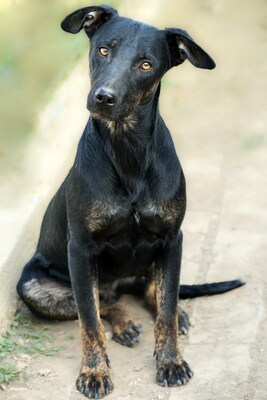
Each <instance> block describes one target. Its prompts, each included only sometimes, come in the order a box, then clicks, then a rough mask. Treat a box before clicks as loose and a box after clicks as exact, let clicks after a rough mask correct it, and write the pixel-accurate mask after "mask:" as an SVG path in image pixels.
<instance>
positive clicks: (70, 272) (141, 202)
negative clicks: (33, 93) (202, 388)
mask: <svg viewBox="0 0 267 400" xmlns="http://www.w3.org/2000/svg"><path fill="white" fill-rule="evenodd" d="M62 28H63V29H64V30H65V31H67V32H70V33H78V32H79V31H80V30H81V29H82V28H83V29H84V30H85V32H86V34H87V35H88V37H89V38H90V39H91V48H90V58H89V61H90V71H91V83H92V86H91V90H90V92H89V95H88V101H87V107H88V109H89V110H90V111H91V117H90V119H89V121H88V123H87V125H86V128H85V131H84V133H83V136H82V138H81V140H80V143H79V146H78V152H77V156H76V159H75V162H74V165H73V167H72V168H71V170H70V172H69V174H68V176H67V178H66V179H65V181H64V182H63V184H62V185H61V187H60V189H59V190H58V192H57V193H56V195H55V196H54V198H53V199H52V201H51V203H50V204H49V207H48V209H47V211H46V213H45V216H44V220H43V223H42V228H41V234H40V239H39V243H38V247H37V250H36V253H35V254H34V256H33V258H32V259H31V260H30V261H29V263H28V264H27V265H26V266H25V268H24V270H23V274H22V277H21V279H20V281H19V283H18V286H17V290H18V293H19V295H20V296H21V297H22V299H23V300H24V302H25V303H26V304H27V305H28V307H29V308H30V309H31V310H32V311H33V312H34V313H35V314H37V315H39V316H42V317H47V318H55V319H72V318H76V317H77V310H78V315H79V319H80V326H81V331H82V342H83V359H82V366H81V370H80V375H79V377H78V379H77V388H78V390H79V391H80V392H81V393H83V394H84V395H85V396H87V397H90V398H99V397H102V396H104V395H105V394H108V393H109V392H111V390H112V387H113V385H112V382H111V380H110V377H109V368H108V367H109V361H108V357H107V354H106V343H105V334H104V329H103V325H102V323H101V319H100V316H101V317H103V318H106V319H107V320H109V321H110V322H111V324H112V327H113V337H114V339H115V340H116V341H118V342H119V343H121V344H124V345H127V346H131V345H133V344H134V343H135V342H136V341H137V340H138V336H139V334H140V331H141V328H140V326H138V325H136V324H135V323H134V322H133V321H132V320H131V319H130V318H129V317H128V316H127V314H126V312H125V311H124V310H123V309H122V308H121V307H120V306H118V305H116V304H115V301H116V300H117V298H118V297H119V295H120V294H122V293H137V292H139V293H140V294H143V295H144V297H145V299H146V301H147V303H148V304H149V305H150V306H151V307H152V309H153V310H154V311H155V312H156V325H155V355H156V359H157V378H156V379H157V382H158V383H159V384H161V385H165V386H167V385H168V386H176V385H181V384H186V383H187V382H188V381H189V379H190V378H191V377H192V372H191V370H190V368H189V366H188V364H187V363H186V362H185V361H184V360H183V358H182V356H181V354H180V351H179V347H178V291H179V276H180V263H181V255H182V232H181V230H180V227H181V224H182V221H183V218H184V214H185V208H186V194H185V180H184V175H183V172H182V169H181V166H180V163H179V160H178V158H177V155H176V153H175V149H174V145H173V142H172V139H171V136H170V133H169V131H168V129H167V128H166V126H165V124H164V122H163V120H162V118H161V116H160V114H159V110H158V98H159V92H160V80H161V78H162V77H163V75H164V74H165V72H167V71H168V70H169V69H170V68H172V67H173V66H176V65H179V64H181V63H183V62H184V60H185V59H188V60H189V61H190V62H191V63H192V64H193V65H194V66H196V67H198V68H206V69H212V68H214V67H215V64H214V62H213V60H212V59H211V58H210V57H209V56H208V54H207V53H205V52H204V51H203V50H202V49H201V48H200V47H199V46H198V45H197V44H196V43H195V42H194V41H193V40H192V38H191V37H190V36H189V35H188V34H187V33H186V32H185V31H183V30H180V29H165V30H158V29H156V28H154V27H152V26H149V25H146V24H143V23H140V22H137V21H133V20H131V19H127V18H121V17H119V16H118V14H117V12H116V11H115V10H114V9H112V8H110V7H107V6H101V7H97V6H96V7H86V8H82V9H80V10H77V11H75V12H73V13H72V14H70V15H69V16H67V17H66V18H65V19H64V21H63V22H62ZM241 284H242V282H240V281H232V282H225V283H222V284H213V285H210V286H206V285H203V286H199V287H193V288H192V287H191V288H190V287H183V286H182V287H181V292H180V297H194V296H198V295H203V294H215V293H221V292H224V291H227V290H230V289H233V288H235V287H238V286H240V285H241ZM73 295H74V296H73ZM99 297H100V301H101V305H100V306H99V301H98V300H99ZM179 323H180V329H181V330H183V331H186V330H187V325H188V321H187V317H186V314H185V313H183V312H180V310H179Z"/></svg>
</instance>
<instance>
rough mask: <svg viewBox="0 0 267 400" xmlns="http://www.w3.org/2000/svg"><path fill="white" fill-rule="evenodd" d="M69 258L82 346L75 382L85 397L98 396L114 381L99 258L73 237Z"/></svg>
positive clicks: (106, 390)
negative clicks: (103, 313) (101, 308)
mask: <svg viewBox="0 0 267 400" xmlns="http://www.w3.org/2000/svg"><path fill="white" fill-rule="evenodd" d="M68 258H69V269H70V276H71V283H72V287H73V291H74V297H75V301H76V303H77V308H78V315H79V321H80V327H81V334H82V346H83V357H82V365H81V370H80V374H79V377H78V379H77V381H76V386H77V389H78V390H79V391H80V392H81V393H83V394H84V395H85V396H86V397H89V398H95V399H98V398H101V397H103V396H105V395H106V394H108V393H110V392H111V391H112V389H113V384H112V382H111V379H110V377H109V360H108V357H107V354H106V343H105V332H104V327H103V325H102V322H101V320H100V313H99V301H98V272H97V265H96V259H95V256H92V255H90V251H89V250H88V248H87V247H86V248H84V247H83V246H81V245H79V244H77V243H76V242H75V241H73V240H71V241H70V243H69V245H68Z"/></svg>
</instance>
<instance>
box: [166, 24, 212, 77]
mask: <svg viewBox="0 0 267 400" xmlns="http://www.w3.org/2000/svg"><path fill="white" fill-rule="evenodd" d="M164 32H165V34H166V39H167V43H168V47H169V52H170V60H171V66H172V67H174V66H176V65H179V64H182V63H183V62H184V61H185V60H186V59H188V60H189V61H190V62H191V64H193V65H194V66H195V67H197V68H204V69H213V68H215V66H216V64H215V62H214V61H213V59H212V58H211V57H210V56H209V55H208V54H207V53H206V52H205V51H204V50H203V49H202V48H201V47H200V46H199V45H198V44H196V43H195V42H194V40H193V39H192V38H191V37H190V36H189V35H188V33H187V32H186V31H184V30H182V29H176V28H166V29H165V30H164Z"/></svg>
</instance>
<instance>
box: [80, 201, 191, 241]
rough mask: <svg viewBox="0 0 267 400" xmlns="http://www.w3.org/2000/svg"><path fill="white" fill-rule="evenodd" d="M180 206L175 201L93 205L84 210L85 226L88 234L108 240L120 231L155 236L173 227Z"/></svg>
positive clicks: (109, 202)
mask: <svg viewBox="0 0 267 400" xmlns="http://www.w3.org/2000/svg"><path fill="white" fill-rule="evenodd" d="M183 206H184V204H183V200H182V199H178V198H176V199H173V200H171V201H162V202H154V201H152V200H150V199H145V200H142V201H140V202H137V203H136V204H130V203H128V202H127V201H125V202H116V201H111V200H110V201H95V202H94V203H93V204H91V206H90V207H89V209H88V212H87V216H86V224H87V227H88V228H89V230H90V232H92V233H95V234H100V233H101V234H102V235H103V236H106V235H105V233H106V234H107V235H108V236H109V237H110V236H112V235H116V234H117V233H119V232H124V231H125V232H128V234H129V233H131V231H134V232H135V233H136V232H139V234H140V235H141V234H142V232H146V233H149V232H151V233H154V234H157V233H160V232H162V229H164V228H165V229H168V228H169V227H171V226H173V225H175V223H176V221H177V219H178V218H179V215H180V214H181V213H183ZM165 229H164V230H165Z"/></svg>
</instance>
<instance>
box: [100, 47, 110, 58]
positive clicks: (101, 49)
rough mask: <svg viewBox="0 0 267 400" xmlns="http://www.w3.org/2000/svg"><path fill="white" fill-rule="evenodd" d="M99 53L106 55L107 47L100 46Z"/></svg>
mask: <svg viewBox="0 0 267 400" xmlns="http://www.w3.org/2000/svg"><path fill="white" fill-rule="evenodd" d="M99 53H100V54H101V56H104V57H106V56H107V55H108V49H107V48H106V47H100V48H99Z"/></svg>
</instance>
